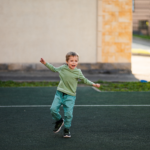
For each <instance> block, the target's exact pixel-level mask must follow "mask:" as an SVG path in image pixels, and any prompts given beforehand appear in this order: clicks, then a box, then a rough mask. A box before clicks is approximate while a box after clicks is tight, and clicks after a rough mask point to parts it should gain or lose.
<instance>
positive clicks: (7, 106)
mask: <svg viewBox="0 0 150 150" xmlns="http://www.w3.org/2000/svg"><path fill="white" fill-rule="evenodd" d="M2 107H3V108H11V107H16V108H17V107H51V105H6V106H0V108H2ZM75 107H150V105H75Z"/></svg>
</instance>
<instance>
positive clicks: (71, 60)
mask: <svg viewBox="0 0 150 150" xmlns="http://www.w3.org/2000/svg"><path fill="white" fill-rule="evenodd" d="M66 63H67V64H68V67H69V68H70V69H75V68H76V67H77V65H78V57H77V56H70V57H69V60H68V61H66Z"/></svg>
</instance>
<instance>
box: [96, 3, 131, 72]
mask: <svg viewBox="0 0 150 150" xmlns="http://www.w3.org/2000/svg"><path fill="white" fill-rule="evenodd" d="M97 29H98V41H97V62H98V63H103V64H109V67H110V66H112V67H110V68H112V69H127V70H131V44H132V0H98V27H97ZM105 66H106V65H105Z"/></svg>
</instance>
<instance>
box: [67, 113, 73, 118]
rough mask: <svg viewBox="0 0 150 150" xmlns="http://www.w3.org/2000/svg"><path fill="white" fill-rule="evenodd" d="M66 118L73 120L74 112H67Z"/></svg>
mask: <svg viewBox="0 0 150 150" xmlns="http://www.w3.org/2000/svg"><path fill="white" fill-rule="evenodd" d="M65 117H67V118H68V119H72V118H73V114H72V112H66V113H65Z"/></svg>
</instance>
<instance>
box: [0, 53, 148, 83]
mask: <svg viewBox="0 0 150 150" xmlns="http://www.w3.org/2000/svg"><path fill="white" fill-rule="evenodd" d="M84 75H85V77H87V78H88V79H89V80H92V81H98V80H103V81H110V82H118V81H123V82H127V81H139V80H147V81H150V57H146V56H132V74H88V73H84ZM0 80H3V81H8V80H13V81H59V76H58V74H57V73H53V72H51V71H50V70H47V71H31V72H20V71H19V72H17V71H15V72H0Z"/></svg>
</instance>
